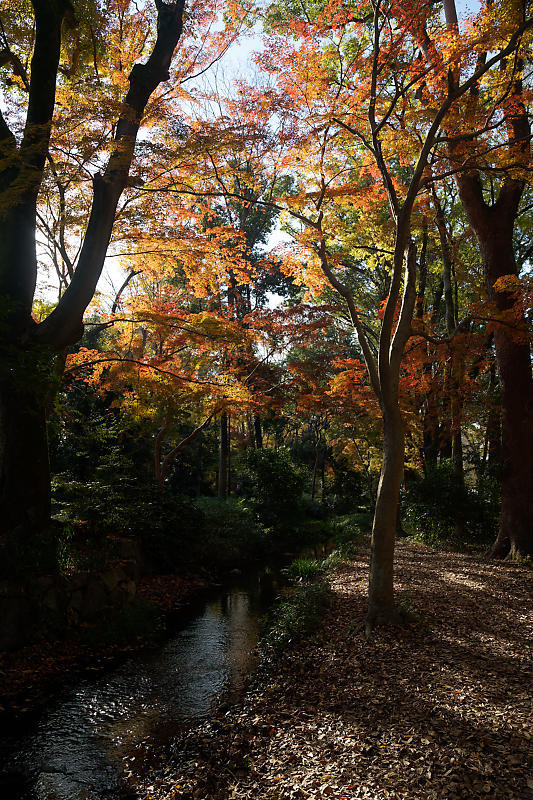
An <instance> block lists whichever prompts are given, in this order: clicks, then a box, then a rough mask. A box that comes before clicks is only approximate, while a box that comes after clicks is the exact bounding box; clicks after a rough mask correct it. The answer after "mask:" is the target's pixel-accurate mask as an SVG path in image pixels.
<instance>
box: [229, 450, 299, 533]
mask: <svg viewBox="0 0 533 800" xmlns="http://www.w3.org/2000/svg"><path fill="white" fill-rule="evenodd" d="M242 485H243V494H244V496H245V497H247V498H248V499H249V500H250V501H251V503H252V505H253V508H254V509H255V511H256V513H257V515H258V517H259V519H260V520H261V522H262V524H263V525H266V526H267V527H275V528H278V529H283V528H286V527H287V526H289V525H290V524H292V523H293V522H294V520H295V519H297V518H298V516H299V515H301V513H302V492H303V487H304V479H303V476H302V475H301V473H300V472H299V471H298V469H297V468H296V467H295V466H294V465H293V463H292V462H291V456H290V453H289V451H288V450H286V449H284V448H280V449H279V450H248V451H247V453H246V455H245V457H244V463H243V475H242Z"/></svg>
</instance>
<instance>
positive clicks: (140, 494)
mask: <svg viewBox="0 0 533 800" xmlns="http://www.w3.org/2000/svg"><path fill="white" fill-rule="evenodd" d="M0 22H1V25H0V80H1V82H2V87H3V90H4V99H3V101H2V105H1V117H0V227H1V230H0V294H1V296H2V305H1V309H2V311H1V318H0V319H1V323H0V324H1V329H2V330H1V343H0V347H1V369H2V376H1V377H2V380H1V413H0V426H1V432H0V462H1V468H0V469H1V473H0V475H1V478H0V492H1V509H0V518H1V520H2V525H3V537H2V548H3V554H4V557H3V558H2V569H5V572H6V575H5V577H9V578H12V577H13V576H14V575H17V574H19V575H21V576H27V575H28V574H31V573H32V571H34V570H37V571H40V572H50V571H52V572H53V571H68V570H71V569H74V568H86V566H87V564H88V563H92V562H93V561H95V562H98V560H99V559H104V560H105V558H106V557H107V556H106V553H108V552H111V550H112V547H113V541H114V538H116V537H117V536H119V537H131V538H134V539H137V540H139V541H140V542H141V545H142V548H143V552H144V558H145V560H146V563H147V564H148V565H149V568H150V569H152V570H156V571H159V572H174V571H183V570H187V569H198V568H199V567H200V566H204V567H208V568H212V569H215V568H220V567H225V568H231V567H232V566H235V565H236V564H239V563H242V561H243V560H245V559H246V558H251V557H254V556H255V557H257V556H258V555H261V554H265V553H268V552H272V551H274V550H276V549H278V550H283V548H285V549H286V548H287V547H289V545H290V546H296V545H297V544H298V543H299V542H304V541H312V542H313V541H315V542H321V541H326V540H328V539H331V538H333V537H337V539H339V540H342V539H343V538H344V539H345V540H348V539H350V536H352V535H353V533H354V531H356V530H358V529H362V530H370V527H371V524H372V518H373V519H374V522H373V544H372V548H373V550H372V554H373V555H372V567H371V581H370V593H369V600H370V605H369V616H368V622H369V626H370V627H372V625H373V624H375V622H381V621H387V620H389V619H390V618H391V616H392V615H394V613H395V607H394V599H393V568H392V564H393V552H394V540H395V537H396V536H397V535H400V536H404V535H410V536H414V537H416V538H419V539H421V540H423V541H425V542H428V543H430V544H437V543H444V542H445V543H448V544H450V543H452V544H453V546H454V547H457V548H460V549H464V548H472V547H473V548H476V549H478V550H480V551H483V550H487V549H488V548H490V547H491V546H493V550H492V552H493V554H494V555H500V556H506V555H508V554H510V555H511V556H512V557H514V558H519V559H522V558H526V557H528V556H531V555H532V554H533V535H532V531H533V493H531V490H530V487H531V477H532V469H531V467H532V458H533V455H532V454H533V446H532V445H533V442H532V435H533V428H532V418H531V415H532V413H533V386H532V382H531V361H530V334H531V312H532V306H531V297H532V284H531V269H530V266H531V249H532V245H531V225H532V221H533V216H532V211H533V202H532V200H533V196H532V191H531V185H530V176H531V147H530V113H531V109H530V103H531V58H530V39H531V28H532V25H533V19H532V18H531V16H530V8H529V5H528V3H526V2H521V0H497V2H491V3H488V4H487V5H486V6H485V5H482V6H481V7H480V8H479V9H477V10H475V11H474V12H472V13H471V14H470V15H467V14H466V12H464V13H463V12H462V13H461V15H460V17H459V19H458V18H457V13H456V10H455V7H454V4H453V2H450V0H445V2H444V4H441V3H427V2H424V1H423V0H409V2H408V3H402V4H400V5H398V4H396V3H393V2H392V3H389V2H380V1H379V0H378V2H375V3H364V2H359V0H351V2H343V3H337V2H322V1H321V0H318V1H317V2H302V3H300V2H298V3H293V2H292V0H287V2H285V1H284V0H283V1H282V2H276V3H269V4H261V3H258V4H253V3H246V2H240V0H229V1H228V2H225V3H222V2H195V0H192V1H191V2H187V3H184V2H183V1H182V0H178V2H177V3H175V4H165V3H163V2H161V1H160V0H157V1H156V3H155V7H154V6H153V5H152V4H151V3H141V4H138V3H133V2H132V3H130V2H128V1H127V0H112V1H111V2H109V3H105V4H101V3H99V2H97V1H96V2H93V0H85V2H79V3H78V2H74V3H72V4H70V3H69V2H66V0H33V2H31V3H30V2H26V0H8V2H5V0H4V2H3V3H2V6H1V10H0ZM239 48H242V51H243V52H248V51H253V50H256V51H257V52H256V54H255V56H250V62H249V65H248V69H247V71H246V72H245V73H244V74H243V75H242V76H240V77H236V72H235V67H234V66H233V67H232V68H231V69H229V68H228V67H227V66H226V67H225V64H233V65H234V64H235V54H236V53H239ZM232 59H233V61H232ZM102 270H104V273H105V274H107V275H108V281H107V282H103V281H100V283H98V281H99V279H100V275H101V273H102ZM111 286H112V288H110V287H111Z"/></svg>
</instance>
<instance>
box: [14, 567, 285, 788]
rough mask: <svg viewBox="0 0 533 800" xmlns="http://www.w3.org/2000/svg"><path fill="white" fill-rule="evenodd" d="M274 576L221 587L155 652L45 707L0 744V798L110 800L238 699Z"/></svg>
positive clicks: (269, 574) (276, 577)
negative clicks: (186, 733)
mask: <svg viewBox="0 0 533 800" xmlns="http://www.w3.org/2000/svg"><path fill="white" fill-rule="evenodd" d="M278 580H279V573H278V572H276V571H270V570H263V571H260V572H255V573H251V574H250V575H249V576H247V578H246V579H245V578H244V577H242V578H239V579H236V581H235V583H234V584H233V585H232V586H230V587H226V588H223V589H222V588H221V589H220V590H219V593H218V595H217V596H213V597H212V598H211V599H209V600H207V601H206V602H204V603H203V604H201V606H200V607H199V608H198V609H197V610H196V611H195V612H192V613H191V616H190V617H189V620H188V621H187V622H185V623H184V625H183V627H182V628H181V629H180V630H179V631H178V632H176V633H174V634H173V635H172V636H171V638H169V639H168V640H167V642H166V643H165V644H164V645H163V646H162V647H161V648H159V649H158V650H156V651H151V652H149V653H143V654H140V655H136V656H133V657H132V658H130V659H128V660H127V661H126V662H124V663H123V664H121V665H120V666H119V667H118V668H116V669H114V670H112V671H111V672H109V673H107V674H105V675H103V676H101V677H99V678H98V679H96V680H94V681H90V680H87V681H84V682H82V683H80V684H79V685H78V686H76V687H75V688H74V689H72V690H71V691H70V692H69V693H68V694H66V695H65V696H63V697H62V698H61V699H60V700H58V701H56V702H53V703H51V704H50V706H49V708H48V709H47V710H46V711H45V712H44V713H43V714H42V716H41V717H40V718H39V719H38V720H36V721H34V722H32V723H31V724H30V725H29V726H28V729H27V730H25V731H24V733H23V734H18V735H15V736H13V737H12V738H11V741H6V742H4V745H5V747H2V752H3V753H4V758H3V759H2V760H3V762H4V763H3V764H0V794H1V796H2V797H6V798H9V800H104V799H105V800H119V798H121V797H123V792H122V791H121V788H120V787H121V778H123V777H127V776H128V774H133V775H135V774H142V773H143V771H144V770H145V769H146V768H147V765H148V764H149V763H150V757H151V754H153V753H157V752H158V750H160V749H161V748H162V746H163V745H164V744H166V742H168V740H169V739H170V738H171V737H172V736H173V735H175V734H177V733H178V732H180V731H182V730H183V729H184V728H186V727H188V726H191V725H194V724H197V723H198V722H200V721H202V720H204V719H206V718H207V717H208V716H210V715H211V714H213V713H214V711H215V710H216V708H217V706H219V705H220V704H221V703H222V702H223V701H224V702H225V701H229V702H232V701H235V700H237V699H238V698H239V697H240V695H241V693H242V691H243V688H244V686H245V683H246V678H247V676H248V674H249V673H250V671H251V670H252V669H253V667H254V648H255V646H256V644H257V640H258V636H259V628H260V619H261V616H262V615H263V614H264V613H265V612H266V611H267V610H268V608H269V606H270V605H271V604H272V602H273V599H274V597H275V596H276V594H277V588H278Z"/></svg>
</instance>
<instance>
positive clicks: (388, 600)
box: [366, 403, 405, 632]
mask: <svg viewBox="0 0 533 800" xmlns="http://www.w3.org/2000/svg"><path fill="white" fill-rule="evenodd" d="M404 439H405V431H404V422H403V419H402V415H401V411H400V408H399V406H398V405H397V403H396V404H394V405H393V406H391V407H390V408H385V409H384V410H383V464H382V467H381V475H380V479H379V485H378V494H377V499H376V508H375V512H374V525H373V527H372V548H371V556H370V585H369V593H368V601H369V604H368V615H367V620H366V629H367V632H369V631H370V630H372V628H373V627H374V626H375V625H379V624H380V623H387V622H391V620H393V619H394V618H395V616H396V614H395V608H394V588H393V575H394V566H393V565H394V543H395V538H396V524H397V519H398V503H399V497H400V488H401V485H402V479H403V465H404V444H405V442H404Z"/></svg>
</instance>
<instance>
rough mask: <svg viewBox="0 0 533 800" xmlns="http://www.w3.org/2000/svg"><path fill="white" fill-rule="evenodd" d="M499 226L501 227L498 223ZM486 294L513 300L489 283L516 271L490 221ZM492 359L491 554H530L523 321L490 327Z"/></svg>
mask: <svg viewBox="0 0 533 800" xmlns="http://www.w3.org/2000/svg"><path fill="white" fill-rule="evenodd" d="M502 227H503V226H502ZM480 246H481V251H482V257H483V266H484V269H485V279H486V283H487V293H488V295H489V298H490V299H491V300H493V301H494V302H495V303H496V306H497V308H498V311H505V310H507V309H508V308H509V307H511V306H512V305H513V302H514V298H513V295H512V292H511V293H510V292H506V291H498V290H497V289H495V288H494V284H495V283H496V281H497V280H498V279H499V278H503V277H504V276H507V275H509V276H516V274H517V267H516V262H515V258H514V252H513V244H512V228H511V230H505V229H504V230H501V228H500V226H498V225H497V224H496V222H495V224H494V226H493V227H492V235H491V236H490V237H487V238H486V239H485V240H484V241H483V243H481V241H480ZM494 344H495V349H496V362H497V366H498V375H499V380H500V393H501V403H502V511H501V519H500V529H499V533H498V538H497V540H496V542H495V544H494V547H493V549H492V554H493V555H495V556H505V555H510V556H511V557H512V558H515V557H521V556H531V555H533V492H532V491H531V482H532V480H533V380H532V376H531V356H530V347H529V341H528V338H527V329H526V325H525V324H523V325H521V324H519V325H518V327H517V328H509V330H508V329H507V328H506V326H505V325H504V324H498V325H497V327H496V329H495V331H494Z"/></svg>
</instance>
